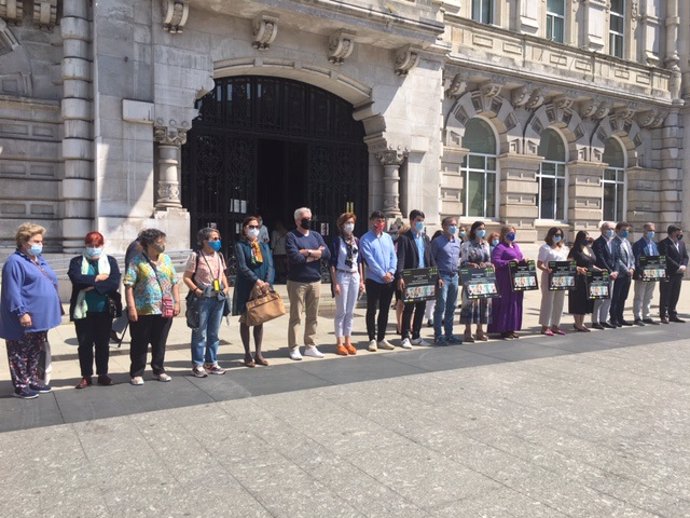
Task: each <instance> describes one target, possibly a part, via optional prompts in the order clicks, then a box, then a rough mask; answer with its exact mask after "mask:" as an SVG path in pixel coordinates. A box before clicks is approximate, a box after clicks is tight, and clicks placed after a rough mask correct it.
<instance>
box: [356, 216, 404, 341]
mask: <svg viewBox="0 0 690 518" xmlns="http://www.w3.org/2000/svg"><path fill="white" fill-rule="evenodd" d="M369 225H370V228H371V230H369V232H367V233H366V234H364V235H363V236H362V237H361V238H360V240H359V242H360V249H361V253H362V259H363V260H364V264H365V266H366V272H365V277H366V282H365V285H366V290H367V316H366V323H367V334H368V335H369V346H368V347H367V349H368V350H369V351H371V352H374V351H377V350H378V349H385V350H391V349H394V347H393V345H392V344H391V343H390V342H389V341H388V340H386V327H387V326H388V310H389V308H390V305H391V299H392V298H393V292H394V291H395V284H394V283H393V280H394V279H395V272H396V271H397V267H398V256H397V255H396V253H395V247H394V245H393V239H392V238H391V236H390V235H389V234H388V233H386V232H384V230H385V228H386V216H385V215H384V214H383V212H381V211H380V210H375V211H374V212H372V213H371V216H369ZM377 310H378V318H377V316H376V312H377Z"/></svg>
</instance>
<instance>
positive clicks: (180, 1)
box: [162, 0, 189, 34]
mask: <svg viewBox="0 0 690 518" xmlns="http://www.w3.org/2000/svg"><path fill="white" fill-rule="evenodd" d="M162 1H163V3H162V7H163V30H165V31H167V32H169V33H170V34H177V33H178V32H182V29H184V26H185V24H186V23H187V19H188V18H189V3H188V0H162Z"/></svg>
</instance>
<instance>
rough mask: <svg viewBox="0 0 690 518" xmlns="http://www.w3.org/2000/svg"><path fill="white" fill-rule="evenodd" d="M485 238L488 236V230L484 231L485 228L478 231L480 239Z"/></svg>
mask: <svg viewBox="0 0 690 518" xmlns="http://www.w3.org/2000/svg"><path fill="white" fill-rule="evenodd" d="M484 236H486V230H484V229H483V228H482V229H479V230H477V237H478V238H480V239H484Z"/></svg>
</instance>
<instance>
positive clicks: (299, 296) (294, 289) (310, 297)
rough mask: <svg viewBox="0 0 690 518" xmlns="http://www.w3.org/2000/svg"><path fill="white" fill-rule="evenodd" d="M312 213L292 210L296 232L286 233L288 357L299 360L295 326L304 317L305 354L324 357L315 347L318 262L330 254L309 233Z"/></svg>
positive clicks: (302, 209) (317, 305)
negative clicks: (303, 315) (288, 308)
mask: <svg viewBox="0 0 690 518" xmlns="http://www.w3.org/2000/svg"><path fill="white" fill-rule="evenodd" d="M311 219H312V216H311V210H310V209H308V208H307V207H300V208H299V209H297V210H296V211H295V227H296V228H295V229H294V230H291V231H290V232H288V233H287V237H286V238H285V251H286V252H287V259H288V267H289V268H288V281H287V292H288V298H289V299H290V322H289V323H288V347H289V348H290V358H291V359H293V360H301V359H302V354H301V353H300V352H299V346H298V345H297V326H299V325H300V323H301V320H302V311H304V313H305V318H304V345H305V348H304V354H305V356H313V357H314V358H323V353H322V352H321V351H319V350H318V349H317V348H316V341H315V336H316V325H317V315H318V312H319V297H320V296H321V259H329V258H330V257H331V253H330V251H329V250H328V247H327V246H326V243H325V242H324V240H323V237H321V234H319V233H318V232H315V231H313V230H310V228H311Z"/></svg>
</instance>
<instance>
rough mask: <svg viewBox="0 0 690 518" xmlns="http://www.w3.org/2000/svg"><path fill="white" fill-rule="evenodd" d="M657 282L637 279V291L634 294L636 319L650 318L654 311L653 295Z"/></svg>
mask: <svg viewBox="0 0 690 518" xmlns="http://www.w3.org/2000/svg"><path fill="white" fill-rule="evenodd" d="M655 287H656V282H642V281H637V280H636V281H635V292H634V296H633V315H634V317H635V320H645V319H648V318H650V315H651V312H652V297H654V288H655Z"/></svg>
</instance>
